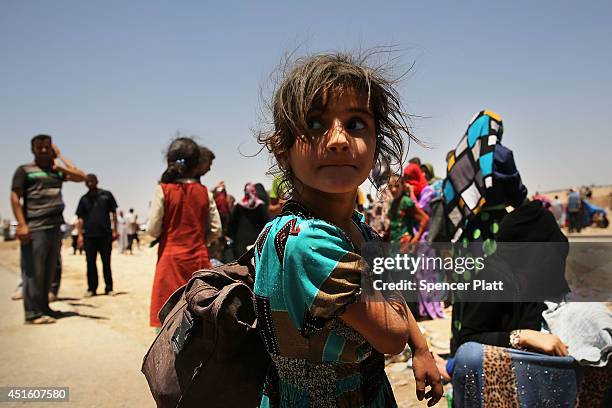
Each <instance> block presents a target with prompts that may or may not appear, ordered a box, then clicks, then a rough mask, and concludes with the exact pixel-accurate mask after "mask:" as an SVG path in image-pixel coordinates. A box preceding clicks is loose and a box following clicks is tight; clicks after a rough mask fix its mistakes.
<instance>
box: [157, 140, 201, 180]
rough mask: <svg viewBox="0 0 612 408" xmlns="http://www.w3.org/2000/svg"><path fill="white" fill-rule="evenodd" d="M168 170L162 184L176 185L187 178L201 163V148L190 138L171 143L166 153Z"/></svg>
mask: <svg viewBox="0 0 612 408" xmlns="http://www.w3.org/2000/svg"><path fill="white" fill-rule="evenodd" d="M166 161H167V163H168V168H167V169H166V170H165V171H164V173H163V174H162V176H161V180H160V181H161V182H162V183H174V182H176V180H178V179H180V178H185V177H187V176H188V175H189V174H191V172H193V170H194V169H195V168H196V167H197V166H198V164H199V163H200V146H198V144H197V143H196V142H195V141H194V140H193V139H191V138H189V137H177V138H176V139H174V140H172V142H170V146H168V152H167V153H166Z"/></svg>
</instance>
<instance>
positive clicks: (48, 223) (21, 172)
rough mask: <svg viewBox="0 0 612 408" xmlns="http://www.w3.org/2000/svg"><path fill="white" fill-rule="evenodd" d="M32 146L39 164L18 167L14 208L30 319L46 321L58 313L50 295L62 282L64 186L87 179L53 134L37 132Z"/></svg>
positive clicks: (35, 322)
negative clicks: (59, 266) (59, 262)
mask: <svg viewBox="0 0 612 408" xmlns="http://www.w3.org/2000/svg"><path fill="white" fill-rule="evenodd" d="M30 145H31V149H32V153H33V154H34V162H32V163H29V164H24V165H21V166H19V167H18V168H17V170H16V171H15V175H14V176H13V183H12V186H11V207H12V209H13V214H14V216H15V218H16V220H17V237H18V238H19V240H20V241H21V268H22V280H23V292H22V293H23V304H24V309H25V322H26V323H27V324H46V323H54V322H55V319H53V315H55V314H56V312H54V311H53V310H51V308H49V298H48V296H49V290H50V284H51V282H59V279H58V277H57V276H55V274H56V273H57V272H58V270H57V260H58V257H59V254H60V243H61V241H60V240H61V231H60V226H61V225H62V224H63V223H64V218H63V215H62V214H63V211H64V202H63V200H62V184H63V182H64V181H74V182H81V181H84V180H85V173H83V172H82V171H81V170H79V169H78V168H76V167H75V166H74V165H73V164H72V162H70V161H69V160H68V159H66V158H65V157H64V156H62V154H61V152H60V150H59V149H58V148H57V146H55V145H54V144H53V141H52V139H51V136H49V135H37V136H34V137H33V138H32V140H31V142H30Z"/></svg>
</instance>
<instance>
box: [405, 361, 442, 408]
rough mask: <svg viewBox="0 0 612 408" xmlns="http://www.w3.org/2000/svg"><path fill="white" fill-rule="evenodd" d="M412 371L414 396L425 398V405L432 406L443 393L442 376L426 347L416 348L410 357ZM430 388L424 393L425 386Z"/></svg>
mask: <svg viewBox="0 0 612 408" xmlns="http://www.w3.org/2000/svg"><path fill="white" fill-rule="evenodd" d="M412 371H413V372H414V380H415V381H416V396H417V399H418V400H419V401H422V400H423V397H425V399H427V400H429V401H427V406H428V407H432V406H434V405H436V404H437V403H438V401H440V398H442V395H443V394H444V388H443V387H442V377H441V376H440V372H439V371H438V368H437V367H436V363H435V361H434V359H433V356H432V355H431V353H430V352H429V350H427V349H423V350H417V351H416V352H415V354H414V355H413V357H412ZM427 386H430V387H431V388H430V389H429V391H428V392H427V393H425V387H427Z"/></svg>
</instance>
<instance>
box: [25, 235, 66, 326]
mask: <svg viewBox="0 0 612 408" xmlns="http://www.w3.org/2000/svg"><path fill="white" fill-rule="evenodd" d="M30 235H31V240H30V243H29V244H27V245H21V267H22V275H23V276H22V278H23V305H24V308H25V318H26V320H34V319H37V318H39V317H40V316H42V315H51V314H53V312H52V310H51V309H50V308H49V288H50V286H51V280H52V279H53V276H54V275H55V274H56V269H57V261H58V258H59V254H60V239H61V232H60V229H59V227H53V228H48V229H43V230H39V231H32V232H31V233H30Z"/></svg>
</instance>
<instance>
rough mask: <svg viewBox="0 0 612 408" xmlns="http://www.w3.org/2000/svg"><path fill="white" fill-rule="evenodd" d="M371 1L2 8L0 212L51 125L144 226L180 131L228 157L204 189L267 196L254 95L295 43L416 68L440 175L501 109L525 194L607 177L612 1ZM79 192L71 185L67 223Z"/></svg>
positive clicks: (409, 86)
mask: <svg viewBox="0 0 612 408" xmlns="http://www.w3.org/2000/svg"><path fill="white" fill-rule="evenodd" d="M499 3H500V4H494V2H484V1H482V2H476V1H463V2H451V1H448V2H444V1H440V2H407V1H387V2H371V1H370V2H359V1H334V2H324V1H307V2H290V1H284V2H280V1H261V2H233V1H224V2H212V1H211V2H199V1H198V2H196V1H183V2H169V1H129V2H125V1H104V2H83V1H63V0H56V1H28V2H23V1H11V0H4V1H2V2H0V60H1V61H2V63H0V90H1V93H0V95H1V96H0V135H1V136H0V137H1V140H2V142H1V146H2V160H1V161H0V174H2V177H0V189H2V190H4V191H5V192H6V196H5V197H6V199H4V200H0V215H1V216H2V218H6V217H11V218H12V214H10V205H9V200H8V195H9V194H8V193H9V190H10V182H11V178H12V174H13V172H14V170H15V168H16V167H17V166H18V165H19V164H22V163H25V162H28V161H29V160H31V154H30V152H29V140H30V138H31V137H32V136H33V135H35V134H38V133H48V134H51V135H52V136H53V137H54V140H55V142H56V143H57V144H58V145H59V147H60V148H61V149H62V151H63V152H64V154H65V155H66V156H67V157H69V158H70V159H72V160H73V161H74V162H75V164H76V165H77V166H79V167H80V168H82V169H83V170H85V171H86V172H94V173H97V174H98V177H99V179H100V186H101V187H102V188H106V189H109V190H111V191H112V192H113V193H114V194H115V197H116V198H117V201H118V202H119V205H120V206H121V207H123V208H128V207H135V208H136V209H137V211H138V212H140V213H141V214H143V218H146V212H147V203H148V201H149V200H150V197H151V196H152V192H153V188H154V186H155V183H156V180H157V179H158V178H159V176H160V174H161V172H162V170H163V168H164V163H163V150H164V148H165V147H166V146H167V144H168V142H169V140H170V139H171V137H172V136H173V135H174V134H175V133H176V132H177V130H178V131H181V132H182V133H185V134H195V135H198V136H199V141H200V142H201V143H203V144H205V145H207V146H208V147H210V148H211V149H212V150H213V151H214V152H215V154H216V156H217V160H216V161H215V163H214V165H213V169H212V171H211V173H209V174H208V175H207V176H206V177H205V178H204V179H203V181H204V182H205V184H207V185H213V184H215V183H216V182H217V181H218V180H225V182H226V184H227V185H228V187H229V189H230V192H232V193H233V194H234V195H239V194H240V191H241V188H242V186H243V185H244V183H245V182H247V181H260V182H263V183H264V185H266V186H269V185H270V183H271V180H270V178H268V177H267V176H265V171H266V170H267V167H268V163H269V162H268V156H267V154H266V153H265V152H263V153H261V154H260V155H258V156H255V157H247V156H250V155H252V154H254V153H256V152H257V150H258V145H257V144H256V143H255V141H254V137H253V129H258V128H261V120H260V117H261V115H260V113H261V109H262V107H261V103H260V98H259V95H260V89H261V88H262V87H263V88H264V89H267V88H269V85H270V80H269V75H270V73H271V72H272V71H273V70H274V68H275V66H276V65H277V64H278V63H279V61H280V59H281V57H282V55H283V54H284V53H285V52H286V51H290V50H293V49H295V48H296V47H299V48H298V54H305V53H311V52H321V51H332V50H341V51H344V50H348V51H350V50H355V49H360V48H367V47H371V46H376V45H395V46H396V47H397V48H398V49H401V50H402V52H401V55H399V56H400V58H399V68H400V69H401V68H402V67H404V68H405V67H408V66H410V65H411V64H412V63H413V62H414V64H415V65H414V68H413V70H412V72H411V73H410V74H409V75H408V77H407V78H406V79H405V80H404V82H403V83H402V84H401V85H400V87H399V89H400V93H401V95H402V97H403V100H404V103H405V105H406V108H407V109H408V111H409V112H410V113H413V114H415V115H420V116H422V117H423V118H421V119H418V120H416V121H415V123H414V126H415V132H416V134H417V135H418V136H419V137H420V138H422V139H423V140H425V141H426V142H427V143H428V144H429V145H430V146H431V148H429V149H424V148H421V147H419V146H416V145H414V144H413V145H412V147H411V151H410V153H409V156H414V155H418V156H420V157H421V158H422V159H423V160H424V161H429V162H432V163H433V164H434V166H435V167H436V169H437V172H438V173H439V174H442V175H443V171H442V170H443V165H444V157H445V153H446V152H447V151H448V150H450V149H451V148H452V147H453V146H454V145H455V144H456V143H457V141H458V140H459V138H460V137H461V135H462V134H463V132H464V131H465V128H466V126H467V124H468V121H469V120H470V118H471V117H472V116H473V115H474V114H475V113H476V112H478V111H479V110H481V109H483V108H488V109H492V110H494V111H496V112H498V113H499V114H500V115H501V116H502V118H503V120H504V125H505V133H504V144H506V145H507V146H508V147H510V148H511V149H513V150H514V152H515V158H516V161H517V165H518V167H519V170H520V171H521V174H522V176H523V179H524V181H525V183H526V184H527V186H528V187H529V189H530V191H531V192H534V191H535V190H537V189H540V190H547V189H554V188H559V187H567V186H571V185H579V184H591V183H594V184H609V183H611V182H612V180H611V179H610V175H611V174H612V160H610V158H609V156H610V154H611V153H612V138H611V137H610V136H612V135H611V134H610V130H609V125H608V123H607V121H608V120H610V118H612V96H611V95H612V77H611V76H610V72H612V51H611V50H612V47H610V44H609V42H610V39H612V25H611V24H610V19H611V17H612V5H611V4H612V3H610V2H606V1H601V2H595V1H593V2H588V1H587V2H580V3H578V2H575V1H574V2H571V1H537V2H529V1H515V2H499ZM84 192H85V187H84V185H74V184H72V185H71V184H67V185H66V186H65V187H64V197H65V201H66V213H65V217H66V218H70V216H71V214H72V213H73V212H74V209H75V207H76V203H77V200H78V197H79V196H80V195H81V194H83V193H84Z"/></svg>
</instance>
